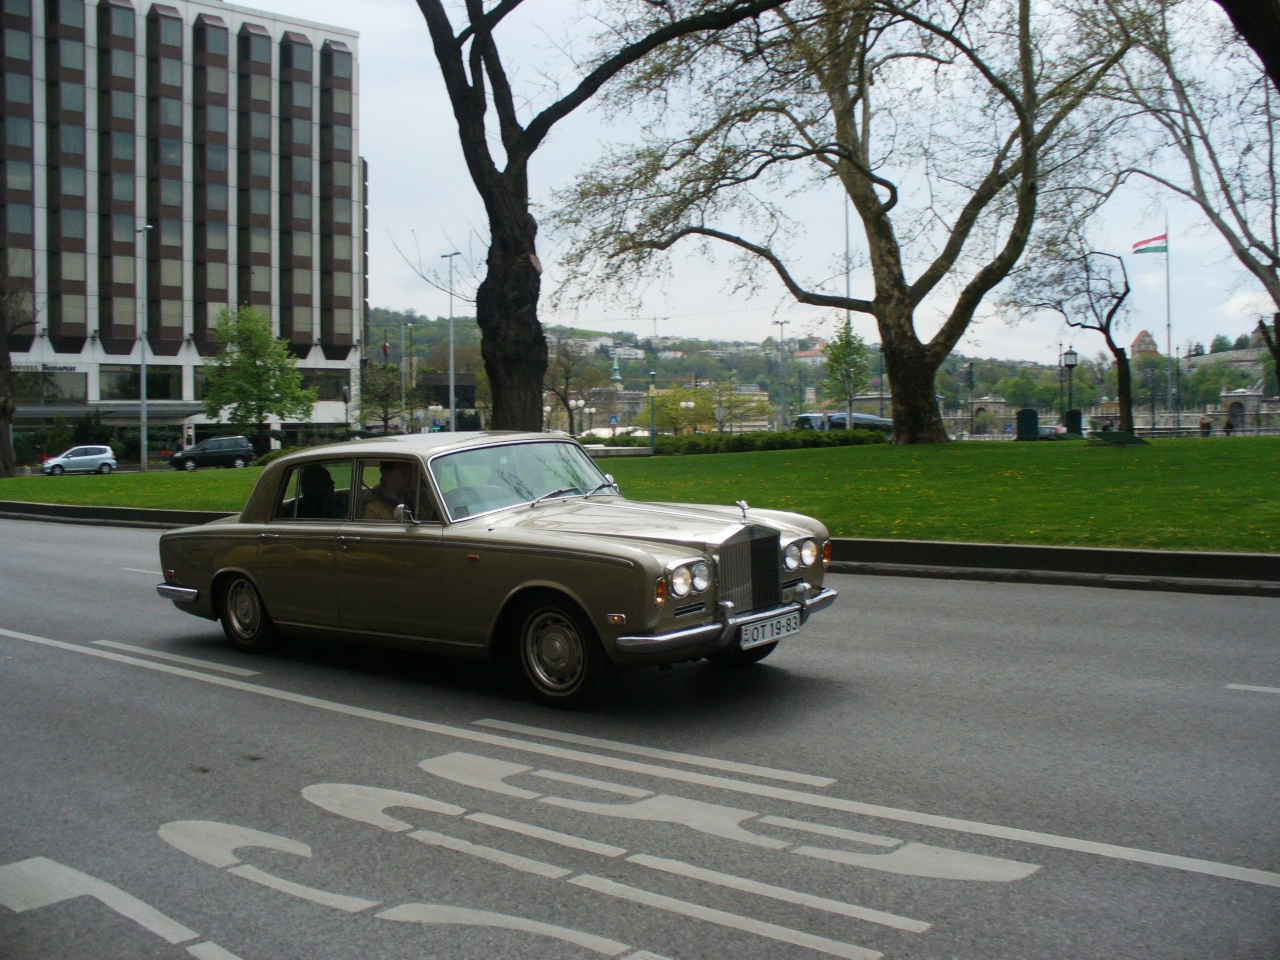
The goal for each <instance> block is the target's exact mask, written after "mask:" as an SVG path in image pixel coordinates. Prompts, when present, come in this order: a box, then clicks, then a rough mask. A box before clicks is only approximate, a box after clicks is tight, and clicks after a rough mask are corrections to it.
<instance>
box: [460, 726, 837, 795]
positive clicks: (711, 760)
mask: <svg viewBox="0 0 1280 960" xmlns="http://www.w3.org/2000/svg"><path fill="white" fill-rule="evenodd" d="M474 722H475V724H476V726H479V727H489V728H491V729H493V730H505V731H507V732H508V733H527V734H529V735H530V736H534V737H542V738H543V739H544V740H559V741H560V742H561V743H575V744H577V745H578V746H581V747H597V748H599V749H602V750H612V751H613V752H614V753H631V754H635V755H636V756H638V757H649V758H650V759H653V760H672V761H675V762H676V763H684V764H688V765H689V766H691V767H706V768H707V769H709V770H722V771H724V772H725V773H742V774H746V775H747V776H749V777H760V778H762V779H765V780H782V781H784V782H786V783H799V784H803V785H804V786H806V787H829V786H831V785H832V784H833V783H835V782H836V781H835V780H832V779H831V778H830V777H814V776H810V775H809V774H807V773H792V772H791V771H790V770H775V769H773V768H772V767H759V766H756V765H755V764H752V763H737V762H735V761H733V760H719V759H716V758H715V757H699V756H697V755H695V754H692V753H678V752H676V751H674V750H659V749H657V748H655V747H642V746H640V745H639V744H635V743H622V742H620V741H618V740H601V739H600V738H599V737H583V736H580V735H578V734H576V733H561V732H560V731H559V730H547V729H545V728H543V727H529V726H525V725H524V724H523V723H507V722H506V721H505V720H476V721H474Z"/></svg>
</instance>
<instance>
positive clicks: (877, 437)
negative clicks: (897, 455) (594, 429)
mask: <svg viewBox="0 0 1280 960" xmlns="http://www.w3.org/2000/svg"><path fill="white" fill-rule="evenodd" d="M888 439H889V437H888V435H887V434H884V433H881V432H880V431H878V430H831V431H819V430H785V431H781V432H777V431H766V430H758V431H753V432H751V433H695V434H689V435H678V436H666V435H661V436H659V437H658V454H659V455H660V456H685V455H689V454H698V453H749V452H752V451H756V450H799V449H801V448H804V447H859V446H862V445H864V444H868V443H885V442H887V441H888ZM592 442H594V441H592ZM599 442H601V443H603V444H604V445H605V446H606V447H647V446H648V445H649V440H648V438H647V437H606V438H604V439H603V440H601V441H599Z"/></svg>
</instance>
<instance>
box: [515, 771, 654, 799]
mask: <svg viewBox="0 0 1280 960" xmlns="http://www.w3.org/2000/svg"><path fill="white" fill-rule="evenodd" d="M530 776H532V777H542V778H543V779H544V780H555V781H557V782H559V783H572V784H574V785H576V786H579V787H590V788H591V789H593V790H602V791H604V792H605V793H616V794H618V795H619V796H623V797H635V798H636V799H640V798H643V797H652V796H653V791H652V790H641V789H640V788H639V787H629V786H627V785H626V784H625V783H611V782H609V781H608V780H593V779H591V777H578V776H574V775H573V774H572V773H559V772H557V771H555V770H534V771H533V772H532V773H531V774H530Z"/></svg>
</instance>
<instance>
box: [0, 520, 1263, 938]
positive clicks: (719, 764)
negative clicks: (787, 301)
mask: <svg viewBox="0 0 1280 960" xmlns="http://www.w3.org/2000/svg"><path fill="white" fill-rule="evenodd" d="M157 536H158V534H157V533H156V532H155V531H145V530H128V529H119V528H98V527H84V526H71V525H59V524H44V523H35V522H21V521H0V725H2V729H3V733H4V736H3V739H2V740H0V958H4V960H19V958H21V960H49V958H54V957H57V958H81V957H83V958H92V960H109V958H122V960H124V958H128V960H135V958H150V957H155V958H165V960H170V958H173V960H176V958H189V957H196V958H197V960H228V958H241V960H278V958H279V960H284V958H295V957H296V958H307V960H311V958H317V960H319V958H342V960H352V958H377V960H399V958H406V960H407V958H422V957H433V958H450V960H452V958H481V957H483V958H514V957H520V958H530V960H541V958H569V960H577V958H589V957H619V958H632V960H641V958H653V957H660V958H670V960H694V958H703V957H706V958H718V960H719V958H726V957H732V958H738V957H751V958H761V960H791V958H814V960H816V958H821V957H830V956H834V957H850V958H871V957H875V956H880V955H883V956H885V957H889V958H911V957H928V958H973V960H987V958H1004V957H1008V958H1064V960H1066V958H1070V960H1080V958H1093V957H1105V958H1109V960H1112V958H1128V957H1159V958H1174V957H1188V958H1191V957H1194V958H1196V960H1205V958H1211V957H1224V958H1225V957H1231V958H1268V960H1274V958H1276V957H1278V956H1280V629H1278V627H1277V624H1280V600H1277V599H1272V598H1255V597H1210V596H1197V595H1186V594H1160V593H1134V592H1128V591H1116V590H1099V589H1090V588H1084V587H1063V586H1033V585H1020V584H986V583H975V582H951V581H941V580H911V579H904V578H891V577H883V578H879V577H853V576H834V577H832V578H831V582H832V583H833V585H834V586H835V587H836V588H837V589H838V590H840V592H841V599H840V600H839V601H838V602H837V604H836V606H835V607H834V608H832V609H831V610H829V611H827V612H826V613H825V614H822V615H819V616H818V617H815V619H814V620H813V621H811V622H810V624H809V625H808V626H807V627H806V632H805V633H803V634H802V635H801V636H800V637H799V638H797V639H794V640H792V641H790V642H787V643H784V645H783V646H782V647H780V648H779V650H778V652H777V653H776V654H774V656H773V657H771V658H770V659H769V660H767V661H765V662H764V663H762V664H760V665H758V666H757V667H755V668H750V669H746V670H741V671H736V672H729V673H725V672H721V671H719V670H716V669H713V668H712V667H710V666H709V665H707V664H686V665H681V666H678V667H676V668H674V669H672V670H668V671H665V672H661V671H658V670H648V671H644V672H639V673H634V674H628V675H626V676H625V677H624V678H622V680H621V681H620V682H619V684H618V685H617V690H616V692H615V695H614V698H613V700H612V703H611V704H610V706H608V707H607V708H606V709H604V710H601V711H599V712H595V713H590V714H566V713H557V712H553V711H547V710H543V709H540V708H537V707H534V706H532V705H531V704H529V703H526V702H524V701H522V700H520V699H518V698H517V697H516V696H514V695H513V694H512V693H511V692H509V691H508V690H505V689H504V688H503V687H502V686H501V685H499V684H498V683H497V682H496V681H495V680H494V679H493V677H492V676H491V674H490V672H489V671H488V670H487V669H486V668H485V667H484V665H482V664H475V663H463V662H454V661H448V660H441V659H437V658H434V657H422V656H413V655H409V654H405V653H401V652H394V651H386V650H369V649H363V648H357V647H351V646H346V645H341V644H330V643H315V642H295V643H292V644H290V645H289V646H288V647H287V648H286V649H285V650H284V651H283V652H282V653H281V654H279V655H275V656H272V657H262V658H247V657H242V656H239V655H236V654H235V653H233V652H232V651H231V650H230V649H229V648H228V647H226V646H225V645H224V643H223V642H222V639H221V633H220V630H219V628H218V626H217V625H216V624H213V623H209V622H206V621H201V620H197V619H194V618H192V617H189V616H187V615H185V614H182V613H180V612H178V611H177V610H175V609H174V608H173V607H172V605H170V604H168V603H167V602H165V601H162V600H160V599H159V598H158V597H156V595H155V593H154V589H153V587H154V584H155V583H156V582H157V579H158V564H157V560H156V552H155V544H156V539H157Z"/></svg>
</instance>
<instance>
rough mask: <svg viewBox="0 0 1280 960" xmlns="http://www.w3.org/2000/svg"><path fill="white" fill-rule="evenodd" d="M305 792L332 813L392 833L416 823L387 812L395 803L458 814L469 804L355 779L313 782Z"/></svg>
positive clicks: (453, 815)
mask: <svg viewBox="0 0 1280 960" xmlns="http://www.w3.org/2000/svg"><path fill="white" fill-rule="evenodd" d="M302 796H303V797H304V798H305V799H307V800H310V801H311V802H312V803H314V804H315V805H316V806H317V807H320V808H321V809H322V810H328V811H329V812H330V813H336V814H338V815H339V816H342V817H347V818H348V819H351V820H356V821H358V822H360V823H367V824H370V825H371V826H375V827H381V828H382V829H383V830H389V831H391V832H392V833H401V832H403V831H405V830H412V829H413V826H412V824H408V823H405V822H404V821H403V820H397V819H396V818H395V817H389V816H387V814H386V813H385V811H386V810H387V809H389V808H391V807H407V808H409V809H410V810H425V811H427V812H428V813H442V814H444V815H445V816H448V817H457V816H460V815H462V814H464V813H466V812H467V811H466V808H465V807H455V806H454V805H453V804H452V803H441V802H440V801H439V800H432V799H431V798H430V797H421V796H418V794H416V793H404V792H402V791H400V790H382V789H380V788H378V787H362V786H360V785H358V784H354V783H313V784H312V785H311V786H309V787H304V788H303V790H302Z"/></svg>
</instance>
